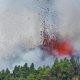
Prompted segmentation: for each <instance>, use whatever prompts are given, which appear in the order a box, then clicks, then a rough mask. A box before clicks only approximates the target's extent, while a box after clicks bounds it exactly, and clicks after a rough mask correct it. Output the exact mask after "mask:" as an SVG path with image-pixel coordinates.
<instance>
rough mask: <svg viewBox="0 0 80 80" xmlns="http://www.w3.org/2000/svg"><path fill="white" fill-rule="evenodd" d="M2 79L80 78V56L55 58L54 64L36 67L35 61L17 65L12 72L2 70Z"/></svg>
mask: <svg viewBox="0 0 80 80" xmlns="http://www.w3.org/2000/svg"><path fill="white" fill-rule="evenodd" d="M0 80H80V58H79V56H78V57H77V58H76V59H75V57H74V56H71V57H70V58H69V59H68V58H66V57H65V58H64V59H58V58H55V60H54V61H53V64H52V66H45V65H44V66H40V67H38V68H37V69H36V68H35V65H34V63H32V64H31V65H30V66H28V64H27V63H25V64H24V65H23V66H20V65H16V66H15V67H14V69H13V70H12V72H11V71H10V70H9V69H8V68H7V69H6V70H2V71H0Z"/></svg>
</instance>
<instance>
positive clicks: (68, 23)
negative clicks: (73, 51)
mask: <svg viewBox="0 0 80 80" xmlns="http://www.w3.org/2000/svg"><path fill="white" fill-rule="evenodd" d="M56 10H57V12H58V16H59V22H60V24H59V27H60V33H61V34H62V35H63V36H67V37H69V38H70V39H71V40H72V42H73V44H74V46H75V47H76V48H77V49H79V48H80V1H79V0H77V1H76V0H56Z"/></svg>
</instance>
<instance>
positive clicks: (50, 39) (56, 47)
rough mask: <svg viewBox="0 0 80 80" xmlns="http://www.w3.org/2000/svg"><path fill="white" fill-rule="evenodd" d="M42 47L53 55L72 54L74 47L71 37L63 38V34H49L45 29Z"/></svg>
mask: <svg viewBox="0 0 80 80" xmlns="http://www.w3.org/2000/svg"><path fill="white" fill-rule="evenodd" d="M42 34H43V36H42V37H43V43H42V49H43V50H46V51H47V52H48V53H49V54H51V55H55V56H56V55H63V56H64V55H72V54H73V52H74V48H73V47H72V44H71V43H70V41H69V39H67V38H62V37H61V35H58V34H57V35H55V34H53V35H52V36H49V34H48V32H47V31H45V30H44V31H43V33H42Z"/></svg>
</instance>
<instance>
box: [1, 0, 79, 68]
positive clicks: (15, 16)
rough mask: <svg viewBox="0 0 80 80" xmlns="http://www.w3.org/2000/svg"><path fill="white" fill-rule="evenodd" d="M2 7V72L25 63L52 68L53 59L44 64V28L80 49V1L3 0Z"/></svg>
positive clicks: (46, 59)
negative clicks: (66, 39)
mask: <svg viewBox="0 0 80 80" xmlns="http://www.w3.org/2000/svg"><path fill="white" fill-rule="evenodd" d="M0 4H1V5H0V64H1V66H0V69H2V68H6V67H10V68H12V67H13V66H14V65H15V64H21V65H22V64H24V63H25V62H27V63H28V64H29V65H30V64H31V63H32V62H34V63H35V65H36V66H39V65H44V64H46V65H47V64H49V65H51V63H52V61H53V57H52V56H49V57H47V55H46V57H47V58H45V60H44V61H42V60H43V59H44V57H45V55H43V51H42V50H41V49H40V47H39V46H40V45H41V35H40V31H41V30H42V28H46V27H48V32H50V34H52V33H59V34H60V35H61V36H62V37H68V38H69V39H70V41H71V42H72V44H73V46H74V47H75V48H76V49H78V48H80V45H79V42H80V36H79V34H80V28H79V25H80V23H79V21H80V18H79V17H80V2H79V0H77V1H76V0H66V1H64V0H16V1H15V0H7V1H6V0H0ZM44 23H45V24H44ZM41 59H42V60H41Z"/></svg>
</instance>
